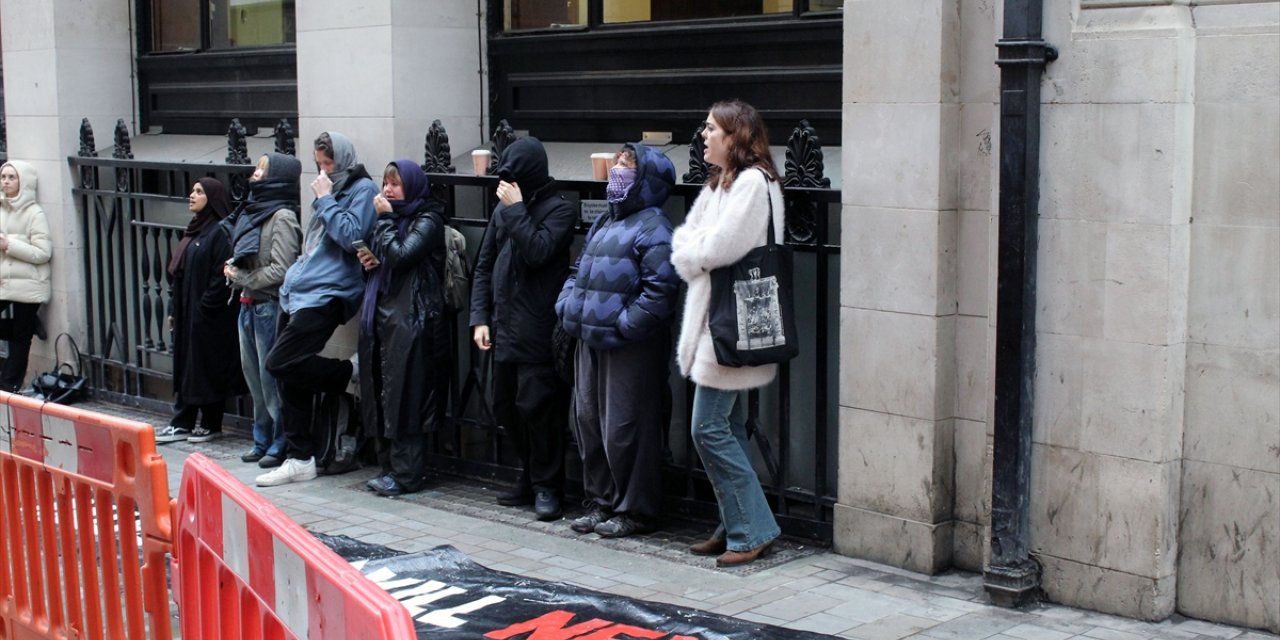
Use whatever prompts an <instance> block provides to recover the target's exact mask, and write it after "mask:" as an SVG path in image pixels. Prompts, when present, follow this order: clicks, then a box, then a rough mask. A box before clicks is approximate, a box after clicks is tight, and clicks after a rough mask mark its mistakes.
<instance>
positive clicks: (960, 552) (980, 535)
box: [951, 520, 987, 573]
mask: <svg viewBox="0 0 1280 640" xmlns="http://www.w3.org/2000/svg"><path fill="white" fill-rule="evenodd" d="M951 536H952V544H953V545H954V548H953V550H952V556H951V562H952V563H954V564H955V566H956V568H957V569H961V570H963V571H972V572H974V573H981V572H982V569H983V567H984V566H985V564H984V562H985V561H984V558H985V556H986V547H987V527H984V526H982V525H976V524H973V523H971V522H962V521H960V520H957V521H955V522H954V523H952V533H951Z"/></svg>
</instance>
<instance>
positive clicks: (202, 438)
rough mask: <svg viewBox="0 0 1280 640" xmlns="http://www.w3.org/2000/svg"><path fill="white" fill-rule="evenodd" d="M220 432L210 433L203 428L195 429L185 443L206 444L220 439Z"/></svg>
mask: <svg viewBox="0 0 1280 640" xmlns="http://www.w3.org/2000/svg"><path fill="white" fill-rule="evenodd" d="M221 437H222V432H221V431H210V430H208V429H206V428H204V427H196V428H195V430H194V431H192V432H191V435H190V436H189V437H188V438H187V442H208V441H210V440H213V439H215V438H221Z"/></svg>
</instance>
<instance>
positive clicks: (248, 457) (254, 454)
mask: <svg viewBox="0 0 1280 640" xmlns="http://www.w3.org/2000/svg"><path fill="white" fill-rule="evenodd" d="M265 455H267V454H266V453H264V452H263V451H262V450H261V449H259V448H257V447H254V448H252V449H250V450H249V451H247V452H246V453H245V454H244V455H242V456H240V461H241V462H257V461H259V460H261V459H262V457H263V456H265Z"/></svg>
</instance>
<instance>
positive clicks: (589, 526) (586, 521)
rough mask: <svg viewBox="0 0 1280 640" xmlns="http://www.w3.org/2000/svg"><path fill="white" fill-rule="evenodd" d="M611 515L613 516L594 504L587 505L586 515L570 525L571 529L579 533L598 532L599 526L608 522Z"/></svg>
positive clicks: (575, 519)
mask: <svg viewBox="0 0 1280 640" xmlns="http://www.w3.org/2000/svg"><path fill="white" fill-rule="evenodd" d="M611 515H613V514H611V513H609V512H608V511H605V509H604V507H602V506H600V505H598V504H596V503H595V502H592V503H591V504H589V505H587V512H586V513H584V514H582V515H580V516H578V517H577V518H574V519H573V522H570V523H569V528H570V529H573V530H574V531H577V532H578V533H591V532H593V531H595V530H596V526H597V525H599V524H601V523H603V522H605V521H607V520H608V519H609V516H611Z"/></svg>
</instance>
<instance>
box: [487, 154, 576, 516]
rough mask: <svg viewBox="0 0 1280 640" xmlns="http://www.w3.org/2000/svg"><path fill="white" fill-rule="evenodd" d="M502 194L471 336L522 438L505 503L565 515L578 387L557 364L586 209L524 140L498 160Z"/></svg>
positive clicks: (501, 413)
mask: <svg viewBox="0 0 1280 640" xmlns="http://www.w3.org/2000/svg"><path fill="white" fill-rule="evenodd" d="M497 175H498V178H499V182H498V189H497V196H498V200H499V201H500V202H499V204H498V206H497V207H495V208H494V210H493V215H492V216H491V217H490V218H489V228H488V229H487V230H486V231H485V236H484V241H483V242H482V243H481V244H480V253H479V255H478V256H477V259H476V268H475V274H474V277H473V280H472V290H471V327H472V339H473V340H474V341H475V343H476V346H477V347H479V348H480V349H481V350H483V351H488V350H492V351H493V357H494V365H493V397H494V401H493V404H494V407H493V409H494V416H495V417H496V418H497V420H498V422H499V423H500V424H502V425H503V426H504V427H506V428H507V429H508V430H509V432H511V433H512V436H513V438H514V440H515V443H516V450H517V452H518V453H519V455H520V462H521V463H522V465H523V469H522V471H521V475H520V484H519V485H518V486H517V487H516V488H515V489H514V490H513V491H510V492H507V493H503V494H500V495H499V496H498V503H499V504H504V505H522V504H530V503H533V505H534V511H535V512H536V513H537V516H538V519H539V520H555V519H557V518H559V517H560V515H561V510H560V499H561V492H562V490H563V486H564V454H565V429H566V422H567V419H568V413H569V389H568V386H567V385H565V384H564V383H563V382H562V381H561V380H560V378H559V377H558V376H557V374H556V371H555V367H554V366H553V364H552V350H551V334H552V332H553V331H554V328H555V324H556V312H555V303H556V297H557V296H558V295H559V293H560V287H561V285H562V284H564V281H565V278H566V277H568V274H569V245H570V244H571V243H572V242H573V227H574V224H575V222H576V221H577V217H578V215H577V211H575V210H574V208H573V207H572V206H570V205H569V203H567V202H565V201H564V199H563V198H561V197H560V195H559V194H558V193H557V191H556V187H555V181H554V179H553V178H552V177H551V176H549V175H547V152H546V150H544V149H543V147H542V143H541V142H539V141H538V140H537V139H536V138H521V139H519V140H516V141H515V142H512V143H511V145H510V146H508V147H507V148H506V150H505V151H503V152H502V157H501V159H500V161H499V163H498V170H497Z"/></svg>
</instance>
